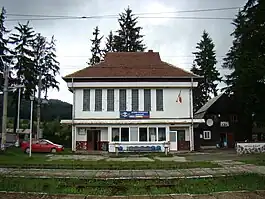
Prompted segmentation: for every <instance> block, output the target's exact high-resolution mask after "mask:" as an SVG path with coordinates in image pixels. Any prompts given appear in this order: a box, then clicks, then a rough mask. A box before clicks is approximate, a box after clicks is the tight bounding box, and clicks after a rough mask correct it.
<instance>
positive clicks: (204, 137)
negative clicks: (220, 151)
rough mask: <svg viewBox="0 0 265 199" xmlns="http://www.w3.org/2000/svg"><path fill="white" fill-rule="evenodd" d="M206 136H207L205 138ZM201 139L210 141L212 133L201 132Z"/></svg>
mask: <svg viewBox="0 0 265 199" xmlns="http://www.w3.org/2000/svg"><path fill="white" fill-rule="evenodd" d="M207 134H208V136H207ZM203 139H204V140H211V139H212V132H211V131H203Z"/></svg>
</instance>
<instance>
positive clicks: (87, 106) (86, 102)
mask: <svg viewBox="0 0 265 199" xmlns="http://www.w3.org/2000/svg"><path fill="white" fill-rule="evenodd" d="M83 111H90V89H84V90H83Z"/></svg>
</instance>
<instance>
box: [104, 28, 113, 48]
mask: <svg viewBox="0 0 265 199" xmlns="http://www.w3.org/2000/svg"><path fill="white" fill-rule="evenodd" d="M106 40H107V42H106V48H105V52H114V50H115V49H114V37H113V33H112V31H110V33H109V35H108V37H107V38H106Z"/></svg>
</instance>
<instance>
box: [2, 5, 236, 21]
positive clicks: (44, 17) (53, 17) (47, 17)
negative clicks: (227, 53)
mask: <svg viewBox="0 0 265 199" xmlns="http://www.w3.org/2000/svg"><path fill="white" fill-rule="evenodd" d="M240 8H241V7H227V8H208V9H194V10H178V11H170V12H152V13H150V12H149V13H148V12H143V13H135V14H134V15H135V16H138V17H139V18H154V19H155V18H168V19H200V20H231V19H233V18H231V17H185V16H142V15H159V14H177V13H198V12H212V11H224V10H234V9H240ZM6 15H7V16H13V17H14V16H15V17H35V18H13V19H6V21H18V20H67V19H68V20H71V19H100V18H105V19H106V18H117V17H119V15H117V14H116V15H114V14H111V15H98V16H67V15H41V14H16V13H15V14H14V13H11V14H6Z"/></svg>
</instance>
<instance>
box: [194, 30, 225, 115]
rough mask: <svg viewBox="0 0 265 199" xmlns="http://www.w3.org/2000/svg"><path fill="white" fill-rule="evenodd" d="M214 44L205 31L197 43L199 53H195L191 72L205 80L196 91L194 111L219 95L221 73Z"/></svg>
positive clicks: (202, 80)
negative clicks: (218, 86)
mask: <svg viewBox="0 0 265 199" xmlns="http://www.w3.org/2000/svg"><path fill="white" fill-rule="evenodd" d="M214 47H215V46H214V43H213V41H212V39H211V38H210V36H209V34H208V33H207V32H206V31H203V34H202V40H201V41H200V42H199V43H197V46H196V48H197V49H198V51H197V52H193V54H194V55H195V60H194V64H193V67H192V69H191V71H192V72H193V73H194V74H196V75H199V76H202V77H203V78H202V79H201V81H200V82H199V84H198V87H197V88H195V89H194V94H193V96H194V111H197V110H198V109H199V108H200V107H201V106H203V105H204V104H205V103H206V102H207V101H208V100H209V99H211V96H212V95H213V96H216V95H217V91H218V89H217V85H218V83H217V82H220V81H221V77H220V73H219V72H218V70H217V69H216V66H215V65H216V63H217V61H216V55H215V50H214Z"/></svg>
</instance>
